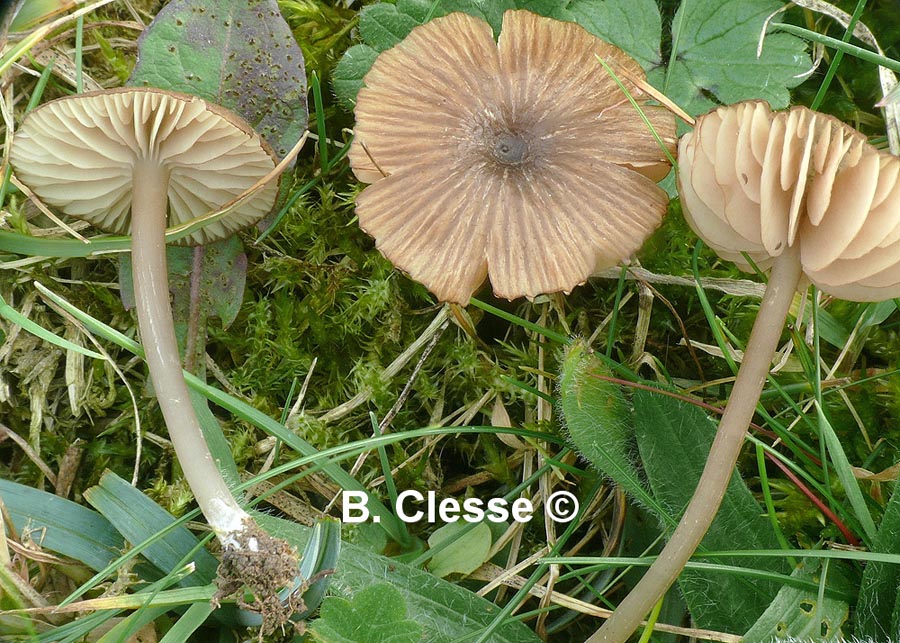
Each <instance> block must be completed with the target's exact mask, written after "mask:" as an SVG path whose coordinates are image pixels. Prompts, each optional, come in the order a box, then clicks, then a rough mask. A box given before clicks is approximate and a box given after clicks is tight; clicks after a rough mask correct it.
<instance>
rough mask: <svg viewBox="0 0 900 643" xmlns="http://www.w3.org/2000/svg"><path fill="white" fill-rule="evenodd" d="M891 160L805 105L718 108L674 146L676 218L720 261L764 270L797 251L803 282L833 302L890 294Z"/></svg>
mask: <svg viewBox="0 0 900 643" xmlns="http://www.w3.org/2000/svg"><path fill="white" fill-rule="evenodd" d="M898 179H900V158H897V157H895V156H892V155H891V154H888V153H886V152H882V151H880V150H878V149H876V148H875V147H873V146H872V145H870V144H869V143H868V142H867V141H866V138H865V136H864V135H863V134H861V133H860V132H858V131H857V130H855V129H853V128H851V127H850V126H848V125H846V124H844V123H842V122H841V121H839V120H837V119H836V118H834V117H832V116H828V115H826V114H821V113H818V112H814V111H812V110H810V109H808V108H806V107H794V108H791V109H790V110H787V111H781V112H773V111H772V110H771V109H770V108H769V106H768V105H767V104H765V103H763V102H760V101H750V102H744V103H737V104H735V105H731V106H727V107H720V108H717V109H715V110H713V111H712V112H710V113H709V114H706V115H704V116H701V117H700V118H698V119H697V123H696V125H695V127H694V130H693V132H690V133H688V134H686V135H685V136H683V137H682V139H681V142H680V143H679V175H678V186H679V194H680V195H681V203H682V210H683V212H684V215H685V218H686V219H687V221H688V223H689V224H690V225H691V227H692V228H693V229H694V231H695V232H697V234H698V235H699V236H700V237H701V238H702V239H703V240H704V241H705V242H706V243H707V244H708V245H709V246H710V247H711V248H712V249H713V250H715V251H716V252H717V253H718V254H719V255H720V256H722V257H723V258H725V259H727V260H730V261H733V262H735V263H736V264H737V265H738V266H739V267H740V268H741V269H743V270H748V271H751V270H752V266H751V264H750V263H749V262H748V261H747V259H746V258H745V257H744V254H743V253H746V255H747V256H748V257H749V258H750V259H751V260H752V261H753V263H756V264H757V265H758V266H759V267H761V268H763V269H765V268H766V267H767V266H768V265H770V264H771V262H772V260H773V258H774V257H776V256H778V255H779V254H781V252H782V251H783V250H784V249H785V248H786V247H788V246H793V245H796V244H799V246H800V261H801V264H802V266H803V271H804V274H805V275H806V277H807V278H808V279H809V280H810V281H812V282H813V283H814V284H816V285H817V286H818V287H819V288H821V289H822V290H823V291H825V292H827V293H829V294H832V295H834V296H836V297H840V298H842V299H849V300H854V301H875V300H882V299H889V298H891V297H897V296H900V181H898Z"/></svg>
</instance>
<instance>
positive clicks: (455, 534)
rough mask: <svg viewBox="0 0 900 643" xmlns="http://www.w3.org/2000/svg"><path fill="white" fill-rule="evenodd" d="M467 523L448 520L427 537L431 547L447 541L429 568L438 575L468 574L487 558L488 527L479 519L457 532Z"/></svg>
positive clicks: (489, 530)
mask: <svg viewBox="0 0 900 643" xmlns="http://www.w3.org/2000/svg"><path fill="white" fill-rule="evenodd" d="M469 526H470V525H469V524H468V523H465V522H461V521H460V522H449V523H447V524H446V525H443V526H441V527H439V528H438V529H436V530H435V531H434V533H433V534H431V536H429V537H428V546H429V547H431V548H435V547H437V546H438V545H440V544H441V543H444V542H447V541H449V544H448V545H446V546H444V547H443V548H441V549H440V550H439V551H437V552H436V553H435V554H434V556H432V557H431V560H430V561H429V563H428V569H429V570H431V573H432V574H434V575H435V576H437V577H439V578H443V577H444V576H448V575H450V574H471V573H472V572H474V571H475V570H476V569H478V568H479V567H481V566H482V565H483V564H484V563H485V562H486V561H487V559H488V554H489V553H490V551H491V528H490V527H488V526H487V525H486V524H485V523H483V522H482V523H478V524H477V525H475V526H474V527H473V528H472V529H470V530H469V531H467V532H466V533H464V534H461V533H460V532H462V531H463V530H464V529H466V528H467V527H469Z"/></svg>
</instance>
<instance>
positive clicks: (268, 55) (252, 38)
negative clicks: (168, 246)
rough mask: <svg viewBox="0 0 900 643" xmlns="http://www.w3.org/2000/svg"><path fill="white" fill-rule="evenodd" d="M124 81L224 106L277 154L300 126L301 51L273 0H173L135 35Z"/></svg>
mask: <svg viewBox="0 0 900 643" xmlns="http://www.w3.org/2000/svg"><path fill="white" fill-rule="evenodd" d="M128 83H129V84H130V85H151V86H154V87H160V88H162V89H169V90H172V91H178V92H184V93H186V94H193V95H195V96H199V97H200V98H203V99H205V100H208V101H211V102H214V103H217V104H219V105H222V106H224V107H227V108H228V109H230V110H232V111H233V112H235V113H237V114H239V115H241V116H242V117H243V118H244V119H245V120H246V121H247V122H248V123H250V124H251V125H252V126H253V127H254V128H255V129H256V131H257V132H259V133H260V134H261V135H262V136H263V138H265V139H266V141H267V142H268V143H269V144H270V145H271V146H272V148H273V149H274V150H275V152H276V153H277V154H278V155H279V157H284V156H285V154H286V153H287V152H288V150H290V149H291V148H292V147H293V146H294V143H296V142H297V140H298V139H299V138H300V136H301V135H302V134H303V132H304V131H305V130H306V124H307V119H308V116H309V113H308V111H307V104H306V70H305V66H304V61H303V53H302V51H301V50H300V46H299V45H298V44H297V41H296V40H294V36H293V34H292V33H291V30H290V27H289V26H288V24H287V22H285V20H284V18H283V17H282V15H281V12H280V11H279V9H278V3H277V2H276V1H275V0H221V1H220V2H215V3H211V2H209V1H208V0H173V1H172V2H170V3H169V4H168V5H166V6H165V7H164V8H163V9H162V10H161V11H160V12H159V14H157V16H156V18H155V19H154V20H153V22H152V23H151V24H150V26H149V27H148V28H147V29H146V30H145V31H144V33H143V34H142V35H141V38H140V40H139V41H138V60H137V64H136V65H135V68H134V72H133V73H132V76H131V78H130V79H129V81H128ZM200 214H202V213H200Z"/></svg>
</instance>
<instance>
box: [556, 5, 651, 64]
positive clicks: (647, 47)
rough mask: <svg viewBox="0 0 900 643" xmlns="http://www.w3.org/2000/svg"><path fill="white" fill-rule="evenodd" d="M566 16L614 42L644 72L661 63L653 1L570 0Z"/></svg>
mask: <svg viewBox="0 0 900 643" xmlns="http://www.w3.org/2000/svg"><path fill="white" fill-rule="evenodd" d="M566 17H567V18H568V19H570V20H573V21H575V22H577V23H578V24H580V25H581V26H582V27H584V28H585V29H587V30H588V31H589V32H591V33H592V34H594V35H595V36H597V37H598V38H602V39H603V40H605V41H606V42H609V43H612V44H614V45H615V46H616V47H618V48H619V49H621V50H622V51H624V52H625V53H627V54H628V55H629V56H631V57H632V58H634V59H635V60H637V61H638V62H639V63H640V65H641V67H643V68H644V70H645V71H650V70H652V69H655V68H656V67H659V66H660V65H661V64H662V55H661V53H660V39H661V38H662V17H661V16H660V14H659V7H658V6H657V5H656V0H573V2H571V3H570V4H569V7H568V10H567V11H566Z"/></svg>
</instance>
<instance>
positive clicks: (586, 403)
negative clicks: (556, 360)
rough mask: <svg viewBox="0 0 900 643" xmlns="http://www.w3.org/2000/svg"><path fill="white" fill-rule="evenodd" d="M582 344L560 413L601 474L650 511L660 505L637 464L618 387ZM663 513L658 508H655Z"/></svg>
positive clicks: (566, 370)
mask: <svg viewBox="0 0 900 643" xmlns="http://www.w3.org/2000/svg"><path fill="white" fill-rule="evenodd" d="M609 375H610V373H609V370H608V369H607V368H606V367H605V366H604V365H603V363H602V362H601V361H600V360H599V359H598V358H597V357H596V356H595V355H594V354H593V353H592V352H591V350H590V349H589V348H588V347H587V346H586V345H585V344H584V343H583V342H577V341H576V342H573V343H572V344H571V345H570V346H569V348H568V350H567V352H566V356H565V360H564V361H563V370H562V374H561V376H560V379H559V397H560V408H561V410H562V416H563V420H564V421H565V426H566V431H567V432H568V434H569V441H570V442H571V443H572V445H573V446H574V447H575V449H576V450H577V451H578V452H579V453H580V454H581V455H582V456H584V458H586V459H587V461H588V462H590V463H591V464H592V465H593V466H594V467H595V468H596V469H597V470H598V471H599V472H600V473H601V474H603V475H605V476H608V477H609V478H611V479H612V480H614V481H615V482H616V483H617V484H619V485H621V486H622V488H623V489H625V491H626V492H627V493H628V494H629V495H630V496H631V497H632V498H633V499H635V500H637V501H638V502H640V503H641V504H644V505H646V506H647V507H650V508H653V507H656V503H655V501H654V500H653V498H652V497H651V496H650V494H649V493H648V492H647V490H646V488H645V487H644V484H643V483H642V482H641V478H640V472H639V470H638V467H637V465H636V464H635V462H634V457H633V455H634V427H633V425H632V419H631V416H630V414H629V412H628V405H627V403H626V401H625V398H624V396H623V395H622V391H621V390H620V388H619V386H618V385H616V384H614V383H612V382H608V381H605V380H603V379H602V378H603V377H608V376H609ZM656 509H657V510H659V507H656Z"/></svg>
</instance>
